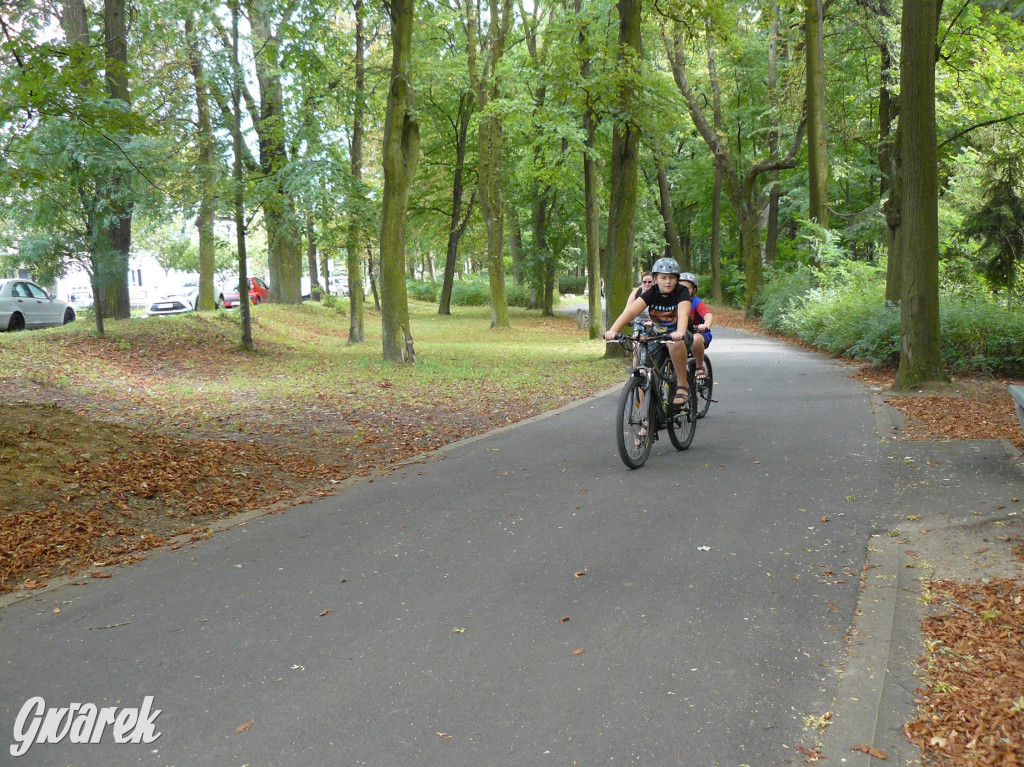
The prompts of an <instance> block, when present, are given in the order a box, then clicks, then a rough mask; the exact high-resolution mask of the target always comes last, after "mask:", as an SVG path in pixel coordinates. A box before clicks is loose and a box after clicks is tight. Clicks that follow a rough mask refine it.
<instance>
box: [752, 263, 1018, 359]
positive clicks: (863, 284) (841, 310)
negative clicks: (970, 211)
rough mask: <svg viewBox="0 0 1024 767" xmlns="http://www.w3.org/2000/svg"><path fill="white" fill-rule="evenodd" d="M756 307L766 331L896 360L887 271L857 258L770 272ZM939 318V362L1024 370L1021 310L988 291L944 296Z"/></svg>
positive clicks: (896, 314) (838, 351)
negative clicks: (812, 268) (817, 268)
mask: <svg viewBox="0 0 1024 767" xmlns="http://www.w3.org/2000/svg"><path fill="white" fill-rule="evenodd" d="M756 310H757V311H758V313H759V314H760V315H761V318H762V324H763V325H764V326H765V327H766V328H768V329H769V330H774V331H778V332H782V333H786V334H788V335H792V336H796V337H797V338H800V339H802V340H804V341H806V342H807V343H810V344H813V345H814V346H817V347H819V348H821V349H824V350H826V351H828V352H831V353H832V354H835V355H839V356H844V357H854V358H857V359H865V360H869V361H871V362H877V363H887V364H896V363H897V362H898V361H899V353H900V310H899V307H898V306H894V305H892V304H888V303H886V301H885V274H884V272H883V270H881V269H879V268H878V267H873V266H871V265H869V264H865V263H862V262H855V261H845V262H837V263H834V265H833V266H831V267H827V268H825V269H823V270H820V271H818V272H816V273H814V274H813V275H812V274H811V273H810V272H809V271H807V270H806V269H797V270H789V271H778V272H775V273H774V274H770V275H769V279H768V281H767V283H766V285H765V288H764V290H763V291H762V293H761V295H760V296H759V297H758V300H757V303H756ZM939 317H940V319H939V324H940V337H941V341H940V343H941V348H942V360H943V363H944V365H945V366H946V367H947V368H948V369H950V370H952V371H954V372H967V371H974V372H982V373H989V374H993V375H1008V376H1020V375H1024V313H1021V312H1019V311H1015V310H1013V309H1010V308H1007V307H1005V306H1003V305H1002V304H999V303H996V301H995V300H993V299H991V298H987V297H978V296H975V297H974V298H973V299H972V300H971V301H969V302H968V301H965V300H964V299H963V298H962V297H960V296H955V297H954V296H942V297H941V299H940V306H939Z"/></svg>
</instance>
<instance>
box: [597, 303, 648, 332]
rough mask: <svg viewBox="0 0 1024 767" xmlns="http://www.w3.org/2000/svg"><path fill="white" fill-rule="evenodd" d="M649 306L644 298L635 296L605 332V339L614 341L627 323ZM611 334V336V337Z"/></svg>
mask: <svg viewBox="0 0 1024 767" xmlns="http://www.w3.org/2000/svg"><path fill="white" fill-rule="evenodd" d="M646 308H647V302H646V301H644V300H643V299H642V298H634V299H633V300H632V301H630V302H629V305H627V306H626V308H625V309H623V310H622V314H620V315H619V317H618V319H616V320H615V322H613V323H612V326H611V327H610V328H608V332H607V333H605V334H604V337H605V339H607V340H608V341H612V340H614V339H615V335H616V334H617V333H618V332H619V331H620V330H622V329H623V328H624V327H626V325H627V324H629V322H630V321H631V320H633V319H634V318H636V317H638V316H639V315H640V312H642V311H643V310H644V309H646ZM609 336H611V338H609Z"/></svg>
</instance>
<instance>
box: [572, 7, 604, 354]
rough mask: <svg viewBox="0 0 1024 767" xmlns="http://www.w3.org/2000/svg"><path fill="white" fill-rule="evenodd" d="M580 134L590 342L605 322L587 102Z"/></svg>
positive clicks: (593, 126) (586, 69) (591, 115)
mask: <svg viewBox="0 0 1024 767" xmlns="http://www.w3.org/2000/svg"><path fill="white" fill-rule="evenodd" d="M575 1H576V6H575V11H576V16H577V17H579V16H581V15H582V12H583V0H575ZM585 29H586V27H585V25H583V24H581V25H580V33H579V43H580V45H581V46H583V45H585V44H586V32H585ZM580 77H581V79H582V80H583V83H584V86H585V87H586V85H587V84H588V83H589V81H590V59H589V58H585V59H583V61H582V62H581V64H580ZM583 130H584V131H585V132H586V134H587V137H586V139H585V143H584V147H583V199H584V203H583V209H584V221H585V226H586V249H587V288H588V293H589V296H588V298H589V301H588V312H589V314H588V317H589V323H588V324H589V327H588V335H589V336H590V338H592V339H597V338H600V337H601V334H602V333H603V332H604V318H603V317H602V313H601V310H602V305H601V202H600V197H599V192H598V189H599V186H600V176H599V175H598V172H597V160H596V159H595V158H596V146H597V114H596V113H595V112H594V109H593V107H592V106H591V105H590V99H587V104H586V106H584V108H583Z"/></svg>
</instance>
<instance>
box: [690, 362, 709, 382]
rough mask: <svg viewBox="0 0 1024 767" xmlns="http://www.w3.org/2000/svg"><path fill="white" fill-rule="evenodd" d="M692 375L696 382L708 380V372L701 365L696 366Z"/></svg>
mask: <svg viewBox="0 0 1024 767" xmlns="http://www.w3.org/2000/svg"><path fill="white" fill-rule="evenodd" d="M693 377H694V378H695V379H696V380H697V381H698V382H704V381H706V380H708V372H707V371H706V370H705V369H704V366H703V365H701V366H700V367H699V368H697V371H696V372H695V373H694V374H693Z"/></svg>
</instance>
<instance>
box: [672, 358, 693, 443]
mask: <svg viewBox="0 0 1024 767" xmlns="http://www.w3.org/2000/svg"><path fill="white" fill-rule="evenodd" d="M687 380H688V381H689V384H690V396H689V397H687V398H686V406H685V407H684V408H682V409H677V408H675V407H673V409H672V413H671V415H670V416H669V419H668V438H669V440H671V442H672V445H673V446H674V447H675V449H676V450H686V448H688V447H689V446H690V443H691V442H693V435H694V434H696V433H697V419H698V418H699V417H700V416H699V415H698V414H697V387H696V386H695V385H694V381H693V376H692V375H687Z"/></svg>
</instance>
